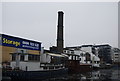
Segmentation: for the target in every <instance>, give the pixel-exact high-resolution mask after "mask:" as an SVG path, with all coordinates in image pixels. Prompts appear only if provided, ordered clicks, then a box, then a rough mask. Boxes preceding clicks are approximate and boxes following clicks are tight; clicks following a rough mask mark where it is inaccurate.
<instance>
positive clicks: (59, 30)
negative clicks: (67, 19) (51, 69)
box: [57, 11, 64, 53]
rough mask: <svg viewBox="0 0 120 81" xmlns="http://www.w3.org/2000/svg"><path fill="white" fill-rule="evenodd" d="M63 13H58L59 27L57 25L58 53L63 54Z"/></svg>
mask: <svg viewBox="0 0 120 81" xmlns="http://www.w3.org/2000/svg"><path fill="white" fill-rule="evenodd" d="M63 14H64V13H63V12H62V11H59V12H58V25H57V27H58V28H57V51H58V52H59V53H62V52H63V47H64V40H63Z"/></svg>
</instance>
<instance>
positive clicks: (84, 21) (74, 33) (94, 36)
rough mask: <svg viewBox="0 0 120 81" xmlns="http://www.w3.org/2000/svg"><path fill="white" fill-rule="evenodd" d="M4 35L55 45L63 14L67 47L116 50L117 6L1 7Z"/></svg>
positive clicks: (79, 3)
mask: <svg viewBox="0 0 120 81" xmlns="http://www.w3.org/2000/svg"><path fill="white" fill-rule="evenodd" d="M2 5H3V6H2V11H3V14H2V15H3V17H2V21H3V23H2V24H3V28H2V31H0V32H3V33H6V34H10V35H14V36H18V37H22V38H28V39H34V40H38V41H41V42H42V44H43V46H44V47H45V48H49V47H50V46H52V45H56V33H57V12H58V11H59V10H63V11H64V41H65V47H66V46H78V45H82V44H106V43H107V44H110V45H112V46H114V47H117V46H118V6H117V2H116V3H113V2H109V3H108V2H104V3H102V2H96V3H95V2H90V3H88V2H78V3H75V2H71V3H70V2H66V3H65V2H63V3H60V2H58V3H57V2H56V3H55V2H53V3H52V2H51V3H48V2H47V3H43V2H34V3H33V2H31V3H29V2H26V3H25V2H24V3H20V2H18V3H3V4H2Z"/></svg>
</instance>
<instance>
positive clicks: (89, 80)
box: [43, 68, 120, 81]
mask: <svg viewBox="0 0 120 81" xmlns="http://www.w3.org/2000/svg"><path fill="white" fill-rule="evenodd" d="M43 81H120V68H112V69H99V70H93V71H92V72H87V73H79V74H68V75H66V76H62V77H57V78H51V79H46V80H43Z"/></svg>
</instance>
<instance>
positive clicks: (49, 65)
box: [40, 63, 65, 70]
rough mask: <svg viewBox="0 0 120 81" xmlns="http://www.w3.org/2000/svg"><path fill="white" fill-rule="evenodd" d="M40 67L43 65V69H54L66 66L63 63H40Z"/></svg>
mask: <svg viewBox="0 0 120 81" xmlns="http://www.w3.org/2000/svg"><path fill="white" fill-rule="evenodd" d="M40 67H42V68H43V69H46V70H48V69H49V70H52V69H54V70H55V69H61V68H65V66H64V65H63V64H50V63H42V64H40Z"/></svg>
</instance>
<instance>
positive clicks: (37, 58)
mask: <svg viewBox="0 0 120 81" xmlns="http://www.w3.org/2000/svg"><path fill="white" fill-rule="evenodd" d="M28 60H29V61H40V55H31V54H29V55H28Z"/></svg>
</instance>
